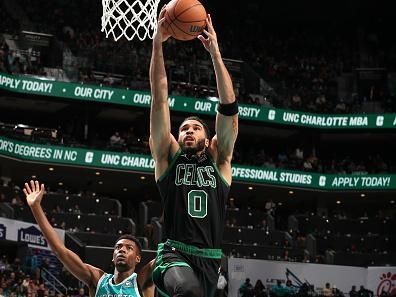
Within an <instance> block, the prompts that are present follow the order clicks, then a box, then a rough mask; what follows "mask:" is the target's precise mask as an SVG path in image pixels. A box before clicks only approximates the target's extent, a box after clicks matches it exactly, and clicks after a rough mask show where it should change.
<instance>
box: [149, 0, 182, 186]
mask: <svg viewBox="0 0 396 297" xmlns="http://www.w3.org/2000/svg"><path fill="white" fill-rule="evenodd" d="M164 14H165V6H164V7H163V8H162V10H161V12H160V14H159V17H158V27H157V32H156V33H155V35H154V38H153V49H152V53H151V63H150V86H151V97H152V100H151V111H150V149H151V153H152V155H153V158H154V160H155V163H156V164H155V179H156V180H158V178H159V177H160V176H161V175H162V173H163V172H164V171H165V170H166V169H167V167H168V156H169V152H170V147H171V144H172V143H176V140H175V139H174V138H173V136H172V134H171V125H170V114H169V106H168V80H167V77H166V71H165V62H164V54H163V50H162V43H163V42H164V41H166V40H167V39H168V38H169V36H170V35H169V34H168V33H166V30H165V29H164V27H163V23H164V21H165V17H164Z"/></svg>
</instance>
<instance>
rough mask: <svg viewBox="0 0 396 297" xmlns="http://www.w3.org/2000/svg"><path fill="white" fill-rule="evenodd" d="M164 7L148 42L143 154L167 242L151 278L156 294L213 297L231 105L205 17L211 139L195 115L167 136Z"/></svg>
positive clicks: (232, 132) (233, 131)
mask: <svg viewBox="0 0 396 297" xmlns="http://www.w3.org/2000/svg"><path fill="white" fill-rule="evenodd" d="M164 13H165V10H164V8H163V9H162V11H161V13H160V15H159V21H158V28H157V32H156V34H155V36H154V39H153V50H152V57H151V65H150V83H151V93H152V102H151V115H150V148H151V152H152V155H153V158H154V160H155V179H156V182H157V186H158V188H159V191H160V194H161V198H162V202H163V206H164V225H165V231H166V236H167V241H166V242H165V243H162V244H160V245H159V246H158V252H157V260H156V265H155V268H154V272H153V280H154V283H155V284H156V286H157V289H158V291H159V292H160V293H161V294H162V295H163V296H172V297H173V296H191V297H203V296H205V297H212V296H213V295H214V293H215V290H216V284H217V280H218V271H219V267H220V259H221V255H222V252H221V242H222V237H223V227H224V219H225V203H226V199H227V196H228V192H229V189H230V185H231V158H232V153H233V148H234V144H235V141H236V138H237V134H238V105H237V102H236V100H235V94H234V91H233V87H232V82H231V78H230V76H229V73H228V71H227V69H226V67H225V65H224V63H223V60H222V58H221V54H220V50H219V46H218V43H217V37H216V33H215V31H214V29H213V25H212V21H211V18H210V15H208V18H207V20H206V23H207V27H208V30H207V31H206V30H205V31H204V33H205V35H206V37H204V36H202V35H201V36H199V37H198V38H199V39H200V40H201V42H202V44H203V46H204V47H205V49H206V50H207V51H208V52H209V53H210V56H211V58H212V62H213V66H214V70H215V74H216V81H217V89H218V94H219V99H220V103H219V106H218V110H217V117H216V135H215V136H214V137H213V138H210V132H209V129H208V127H207V125H206V124H205V123H204V122H203V121H202V120H201V119H200V118H197V117H189V118H186V119H185V120H184V121H183V123H182V124H181V125H180V127H179V135H178V139H177V140H176V138H175V137H174V136H173V135H172V134H171V127H170V126H171V125H170V111H169V106H168V101H167V100H168V86H167V77H166V71H165V65H164V57H163V50H162V43H163V42H164V41H166V40H167V39H168V38H169V37H170V36H169V34H168V33H167V32H166V29H165V27H164V21H165V18H164Z"/></svg>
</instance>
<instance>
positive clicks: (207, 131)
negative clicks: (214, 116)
mask: <svg viewBox="0 0 396 297" xmlns="http://www.w3.org/2000/svg"><path fill="white" fill-rule="evenodd" d="M186 121H197V122H200V123H201V124H202V126H203V127H204V130H205V134H206V138H208V139H210V130H209V127H208V125H207V124H206V123H205V122H204V121H203V120H202V119H201V118H199V117H197V116H191V117H187V118H185V119H184V120H183V122H182V123H181V125H182V124H183V123H184V122H186ZM181 125H180V127H181ZM180 127H179V130H180Z"/></svg>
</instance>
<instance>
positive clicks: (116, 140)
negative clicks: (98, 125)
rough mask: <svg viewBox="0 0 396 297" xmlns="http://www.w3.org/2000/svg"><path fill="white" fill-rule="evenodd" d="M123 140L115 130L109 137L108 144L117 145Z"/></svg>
mask: <svg viewBox="0 0 396 297" xmlns="http://www.w3.org/2000/svg"><path fill="white" fill-rule="evenodd" d="M123 142H124V140H123V139H122V138H121V136H120V132H118V131H116V132H114V134H113V135H111V137H110V145H111V146H119V145H121V144H122V143H123Z"/></svg>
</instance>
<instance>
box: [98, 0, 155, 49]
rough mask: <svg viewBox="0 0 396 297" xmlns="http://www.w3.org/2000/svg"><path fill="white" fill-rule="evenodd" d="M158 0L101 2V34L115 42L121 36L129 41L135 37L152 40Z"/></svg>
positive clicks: (110, 0) (111, 0) (105, 0)
mask: <svg viewBox="0 0 396 297" xmlns="http://www.w3.org/2000/svg"><path fill="white" fill-rule="evenodd" d="M159 2H160V0H102V6H103V15H102V32H105V33H106V37H107V38H108V37H109V35H112V36H113V38H114V40H115V41H117V40H118V39H120V38H121V37H122V36H124V37H125V38H126V39H128V40H129V41H131V40H132V39H133V38H135V37H137V38H139V39H140V40H144V39H146V38H147V37H148V38H150V39H152V38H153V36H154V33H155V32H156V30H157V8H158V4H159Z"/></svg>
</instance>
